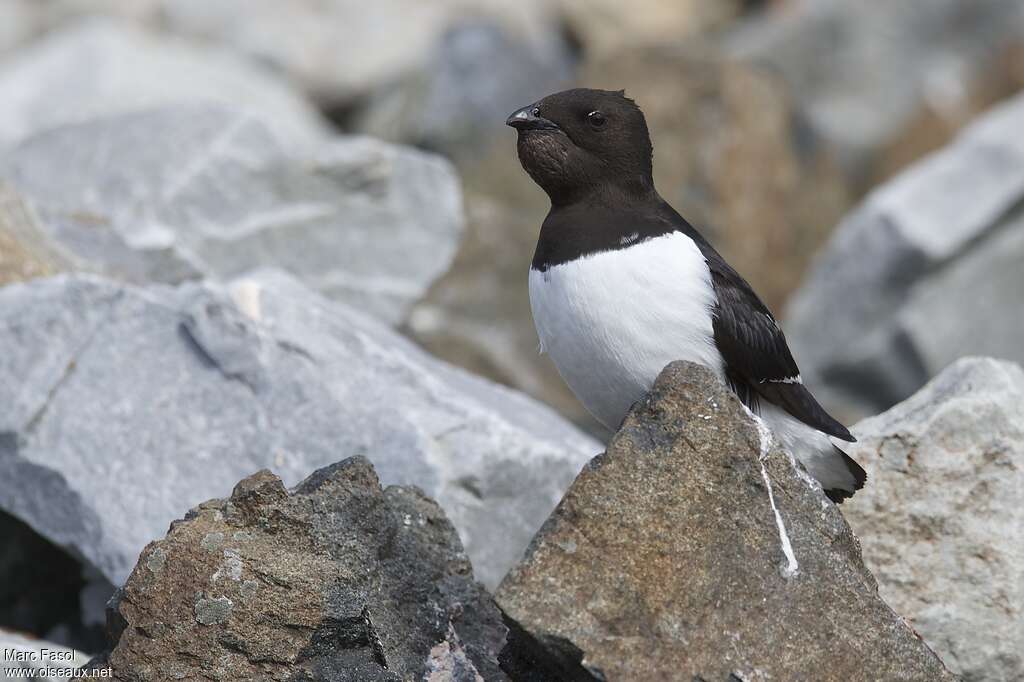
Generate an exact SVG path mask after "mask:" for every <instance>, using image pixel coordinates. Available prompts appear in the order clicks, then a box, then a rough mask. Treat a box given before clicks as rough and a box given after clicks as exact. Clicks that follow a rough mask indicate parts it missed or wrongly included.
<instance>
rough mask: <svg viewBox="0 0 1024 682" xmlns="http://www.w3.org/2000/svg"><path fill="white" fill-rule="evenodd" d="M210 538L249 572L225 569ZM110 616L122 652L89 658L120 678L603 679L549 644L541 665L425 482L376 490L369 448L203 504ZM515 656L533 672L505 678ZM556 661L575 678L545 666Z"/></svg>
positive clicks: (143, 566)
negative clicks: (365, 454) (297, 479)
mask: <svg viewBox="0 0 1024 682" xmlns="http://www.w3.org/2000/svg"><path fill="white" fill-rule="evenodd" d="M213 535H216V536H218V537H221V538H224V542H225V547H227V548H228V549H225V550H224V553H225V554H227V553H228V552H231V554H232V556H234V557H236V558H237V561H238V579H235V580H224V579H223V575H222V573H223V571H224V562H223V561H222V559H221V557H220V553H219V552H211V551H209V549H208V542H207V540H206V538H209V537H211V536H213ZM157 552H159V553H160V555H161V557H162V558H161V559H160V560H159V563H160V564H161V565H162V569H161V570H159V571H153V570H152V568H151V567H152V564H153V561H152V557H153V555H154V554H156V553H157ZM241 578H245V581H244V582H243V581H242V580H241ZM249 584H256V585H258V593H259V601H258V602H254V601H253V600H252V597H251V595H249V596H247V592H246V589H245V586H246V585H249ZM193 602H194V603H195V606H194V608H193ZM193 612H194V616H193ZM111 621H112V622H117V623H119V624H120V625H119V626H118V627H117V628H116V629H114V630H112V641H111V644H112V649H111V650H110V651H109V652H107V653H106V654H105V655H103V656H102V657H101V658H100V659H99V660H97V661H95V663H90V666H93V665H97V666H98V667H103V666H104V665H106V666H109V667H110V668H112V669H113V674H114V677H115V678H117V679H199V678H214V679H218V680H225V681H230V680H254V679H259V680H267V681H273V680H280V681H282V682H283V681H285V680H288V681H294V680H309V681H310V682H313V681H320V680H323V681H325V682H326V681H330V682H346V681H351V682H371V681H374V680H380V681H385V680H386V681H398V680H430V681H431V682H482V680H488V681H494V682H503V681H504V682H509V681H510V680H523V681H524V682H525V681H526V680H531V679H559V680H566V681H567V682H568V681H569V680H592V678H591V677H590V676H589V675H588V674H586V671H585V670H583V669H582V668H581V667H580V665H579V661H578V659H577V660H576V661H573V660H571V659H564V658H562V657H560V655H558V654H556V653H544V654H543V655H542V658H541V659H540V660H539V661H537V662H536V664H535V662H534V660H532V658H529V657H528V656H527V655H528V654H533V653H535V652H533V651H530V650H526V649H522V648H521V647H520V646H519V644H520V642H519V641H518V640H517V639H516V638H515V637H514V636H512V637H510V636H509V634H510V628H509V627H508V626H507V625H506V619H505V617H504V616H503V614H502V613H501V611H500V610H499V609H498V607H497V606H496V605H495V604H494V602H493V600H492V598H491V596H490V595H489V594H488V593H487V591H486V590H485V589H484V588H483V586H482V585H480V584H479V583H476V582H474V579H473V569H472V567H471V566H470V563H469V561H468V559H467V558H466V555H465V553H464V552H463V549H462V545H461V544H460V543H459V539H458V536H457V535H456V533H455V529H454V528H453V527H452V525H451V523H449V521H448V520H447V519H446V518H445V515H444V513H443V512H442V511H441V509H440V507H438V506H437V504H436V503H435V502H433V501H432V500H430V499H429V498H427V497H426V496H424V494H423V493H422V491H420V490H418V489H416V488H412V487H400V486H391V487H388V488H387V489H381V486H380V483H379V482H378V479H377V476H376V474H375V473H374V470H373V467H372V466H371V465H370V463H369V462H368V461H367V460H366V459H364V458H362V457H354V458H351V459H347V460H345V461H343V462H340V463H338V464H334V465H331V466H329V467H326V468H324V469H321V470H319V471H316V472H314V473H313V474H312V475H311V476H309V478H307V479H306V480H304V481H302V482H301V483H300V484H299V485H298V486H297V487H296V488H295V489H293V490H292V491H287V490H285V487H284V485H283V484H282V482H281V480H280V479H279V478H277V477H276V476H274V475H273V474H271V473H270V472H269V471H265V470H264V471H260V472H258V473H256V474H254V475H252V476H250V477H248V478H246V479H244V480H242V481H241V482H239V483H238V485H236V486H235V488H234V491H233V492H232V494H231V497H230V498H228V499H219V500H209V501H207V502H203V503H202V504H200V505H199V506H198V507H196V508H194V509H193V510H192V511H190V512H189V513H188V514H187V515H186V517H185V518H184V519H182V520H179V521H175V522H174V523H173V524H172V525H171V528H170V530H169V531H168V533H167V536H166V537H165V538H163V539H161V540H158V541H156V542H153V543H150V544H149V546H147V547H146V549H145V550H143V552H142V556H141V557H140V559H139V564H138V566H136V568H135V570H134V571H133V572H132V574H131V576H130V577H129V578H128V582H127V583H126V584H125V586H124V589H123V590H121V591H119V593H118V594H117V596H116V598H115V599H114V600H112V602H111ZM510 662H512V663H515V664H518V665H524V664H525V665H527V666H530V667H534V666H536V667H534V669H533V672H534V673H535V674H534V676H532V677H523V676H512V677H510V676H509V675H506V674H505V672H504V670H505V669H506V668H513V669H514V668H515V666H514V665H509V663H510ZM545 664H546V665H555V666H558V665H562V666H564V668H565V671H566V672H567V673H568V674H565V675H559V676H558V677H548V678H539V677H536V673H537V672H539V671H540V670H542V668H541V666H543V665H545Z"/></svg>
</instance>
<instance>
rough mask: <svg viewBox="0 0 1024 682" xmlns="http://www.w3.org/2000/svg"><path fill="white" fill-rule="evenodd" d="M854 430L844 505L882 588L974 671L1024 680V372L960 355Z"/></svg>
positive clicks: (932, 639) (936, 643) (968, 674)
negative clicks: (853, 487)
mask: <svg viewBox="0 0 1024 682" xmlns="http://www.w3.org/2000/svg"><path fill="white" fill-rule="evenodd" d="M853 432H854V434H855V435H856V436H857V439H858V442H857V443H856V444H853V445H852V446H851V448H850V449H849V450H850V454H851V455H852V456H853V457H854V458H855V459H856V460H857V461H858V462H860V463H861V464H862V465H863V466H864V468H865V469H866V470H867V472H868V485H867V486H866V487H865V488H864V490H862V491H860V492H858V493H857V495H855V496H854V497H853V498H852V499H851V500H849V502H847V503H846V504H845V505H844V506H843V514H844V516H845V517H846V518H847V520H848V521H849V522H850V526H851V527H852V528H853V529H854V531H856V533H857V536H858V537H859V538H860V541H861V544H862V546H863V548H864V561H865V563H866V564H867V566H868V567H869V568H870V569H871V570H872V572H873V573H874V574H875V577H876V578H877V579H878V585H879V593H880V594H881V596H882V597H883V598H884V599H885V600H886V601H887V602H888V603H889V604H891V605H892V606H893V607H894V608H895V609H896V610H897V611H899V612H900V613H902V614H903V615H904V616H906V617H907V618H908V619H909V620H910V622H911V623H912V624H913V626H914V628H915V629H916V630H917V631H918V632H919V633H920V634H921V636H922V637H923V638H924V639H925V641H927V642H928V643H929V644H930V645H931V646H932V647H933V648H934V649H935V651H936V652H937V653H938V654H939V655H940V656H941V657H942V659H943V660H944V661H945V662H946V664H947V665H948V666H949V668H950V669H951V670H953V671H954V672H956V673H958V674H960V675H962V676H963V678H964V679H965V680H969V681H972V682H973V681H978V682H981V681H982V680H986V681H988V680H991V681H996V680H999V681H1003V680H1005V681H1009V680H1019V679H1022V678H1024V653H1022V652H1024V508H1022V506H1021V504H1020V491H1021V490H1022V489H1024V371H1022V370H1021V367H1020V366H1019V365H1016V364H1014V363H1010V362H1003V361H998V360H992V359H987V358H967V359H963V360H960V361H958V362H956V363H955V364H953V365H952V366H950V367H949V368H948V369H946V370H945V371H943V372H942V373H941V374H940V375H939V376H937V377H936V378H935V379H933V380H932V381H931V382H929V383H928V384H927V385H926V386H925V387H924V388H922V389H921V390H920V391H919V392H918V393H916V394H915V395H914V396H913V397H911V398H909V399H908V400H906V401H904V402H902V403H900V404H899V405H897V406H895V407H893V408H892V409H891V410H889V411H887V412H885V413H883V414H880V415H878V416H877V417H872V418H870V419H867V420H865V421H863V422H861V423H859V424H857V425H856V426H855V427H854V428H853Z"/></svg>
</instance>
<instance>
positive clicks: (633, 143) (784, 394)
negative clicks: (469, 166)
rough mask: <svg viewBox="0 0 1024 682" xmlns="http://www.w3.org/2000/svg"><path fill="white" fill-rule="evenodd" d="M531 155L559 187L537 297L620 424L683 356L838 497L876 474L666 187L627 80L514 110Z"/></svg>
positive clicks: (558, 350) (537, 260)
mask: <svg viewBox="0 0 1024 682" xmlns="http://www.w3.org/2000/svg"><path fill="white" fill-rule="evenodd" d="M507 123H508V125H510V126H512V127H513V128H515V129H516V131H517V132H518V142H517V151H518V154H519V160H520V162H521V163H522V165H523V168H524V169H525V170H526V172H527V173H529V175H530V177H531V178H533V180H534V182H536V183H537V184H538V185H539V186H540V187H541V189H543V190H544V191H545V192H546V193H547V195H548V197H549V198H550V199H551V210H550V211H549V212H548V215H547V218H545V219H544V223H543V225H542V226H541V230H540V238H539V239H538V242H537V250H536V252H535V254H534V257H533V263H532V265H531V268H530V278H529V287H530V307H531V309H532V311H533V319H534V324H535V325H536V327H537V334H538V336H539V337H540V344H541V350H542V352H545V353H547V354H548V355H549V356H550V357H551V359H552V360H553V361H554V363H555V365H556V366H557V367H558V372H559V373H560V374H561V376H562V378H563V379H564V380H565V382H566V384H568V385H569V388H570V389H572V391H573V393H575V394H576V397H577V398H579V400H580V402H582V403H583V405H584V407H586V408H587V410H588V411H589V412H590V413H591V414H593V415H594V417H595V418H597V420H598V421H599V422H601V423H602V424H604V425H605V426H606V427H608V428H610V429H614V428H616V427H617V426H619V425H620V424H621V423H622V420H623V419H624V418H625V416H626V413H627V412H628V411H629V409H630V407H631V406H632V405H633V404H634V403H635V402H637V401H639V400H641V399H642V398H643V397H644V396H645V395H646V394H647V393H648V392H649V391H650V389H651V387H652V386H653V384H654V380H655V378H657V376H658V374H659V373H660V372H661V370H662V369H663V368H664V367H665V366H666V365H667V364H669V363H670V362H672V361H674V360H688V361H690V362H695V363H698V364H701V365H704V366H705V367H708V368H710V369H711V370H712V371H713V372H714V373H715V374H716V375H718V377H719V378H720V379H721V380H722V381H723V382H725V383H726V384H727V385H728V386H729V387H730V388H731V389H732V391H733V392H735V394H736V395H737V396H738V397H739V399H740V400H741V401H742V402H743V403H744V404H745V405H746V406H747V407H748V408H749V409H750V410H751V411H752V412H754V413H755V414H758V415H760V417H761V418H762V419H763V420H764V422H765V423H766V424H767V425H768V426H769V427H770V428H771V429H772V431H773V432H774V433H775V435H776V436H777V437H778V439H779V440H780V441H781V442H782V445H783V446H784V447H785V448H786V449H787V451H788V452H789V453H790V454H792V455H793V456H794V457H796V458H797V459H798V460H799V461H800V462H801V463H802V464H803V466H804V467H805V468H806V469H807V471H808V473H810V475H811V476H813V477H814V478H816V479H817V480H818V482H820V483H821V486H822V488H823V489H824V491H825V494H826V495H828V497H829V499H831V500H832V501H833V502H840V501H842V500H843V499H845V498H847V497H850V496H851V495H853V493H854V492H855V491H857V490H859V489H860V488H861V487H863V485H864V481H865V480H866V478H867V475H866V474H865V472H864V469H862V468H861V467H860V466H859V465H858V464H857V463H856V462H855V461H854V460H853V459H851V458H850V457H849V456H848V455H847V454H846V453H845V452H843V451H842V450H840V449H839V448H838V447H837V446H836V445H835V444H834V443H833V441H832V439H833V438H836V439H839V440H843V441H849V442H853V441H854V440H855V439H854V438H853V436H851V435H850V432H849V431H848V430H847V429H846V427H845V426H843V425H842V424H840V423H839V422H838V421H836V420H835V419H833V418H832V417H831V416H830V415H829V414H828V413H827V412H826V411H825V410H824V408H822V407H821V405H819V404H818V401H817V400H815V398H814V396H813V395H811V393H810V391H808V390H807V387H805V386H804V384H803V380H802V379H801V378H800V370H799V369H798V368H797V364H796V362H795V361H794V360H793V355H792V353H790V350H789V346H788V345H787V344H786V337H785V336H784V335H783V333H782V329H781V328H780V327H779V324H778V322H776V320H775V317H774V316H773V315H772V313H771V311H769V310H768V308H767V306H765V304H764V303H763V302H762V301H761V299H760V298H758V296H757V294H755V293H754V291H753V289H752V288H751V287H750V285H749V284H748V283H747V281H746V280H745V279H743V277H741V276H740V275H739V273H737V272H736V271H735V270H734V269H733V268H732V267H731V266H730V265H729V264H728V263H726V262H725V259H723V258H722V256H721V255H720V254H719V253H718V252H717V251H715V249H714V248H713V247H712V246H711V245H710V244H709V243H708V242H707V240H705V239H704V237H702V236H701V234H700V233H699V232H697V230H696V229H694V227H693V226H692V225H690V223H688V222H687V221H686V219H684V218H683V217H682V216H681V215H679V213H677V212H676V210H675V209H673V208H672V207H671V206H670V205H669V204H668V203H667V202H666V201H665V200H664V199H662V198H661V196H660V195H659V194H658V191H657V190H656V189H655V187H654V178H653V170H652V159H653V147H652V145H651V138H650V135H649V133H648V131H647V122H646V120H645V118H644V115H643V112H641V111H640V108H639V107H638V106H637V105H636V103H635V102H634V101H633V100H631V99H629V98H627V97H626V96H625V93H624V92H623V91H607V90H590V89H583V88H578V89H573V90H566V91H564V92H559V93H555V94H553V95H549V96H548V97H545V98H544V99H542V100H540V101H538V102H535V103H534V104H531V105H529V106H526V107H523V108H522V109H519V110H518V111H516V112H514V113H513V114H512V115H511V116H509V118H508V121H507Z"/></svg>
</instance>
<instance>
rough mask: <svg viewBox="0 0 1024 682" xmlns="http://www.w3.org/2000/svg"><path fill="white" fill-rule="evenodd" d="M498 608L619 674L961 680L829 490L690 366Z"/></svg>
mask: <svg viewBox="0 0 1024 682" xmlns="http://www.w3.org/2000/svg"><path fill="white" fill-rule="evenodd" d="M497 600H498V603H499V604H500V605H501V606H502V608H504V609H505V610H506V611H507V612H508V613H509V615H510V616H511V617H513V618H514V619H516V620H518V621H520V622H521V623H522V624H523V625H524V626H525V627H527V628H528V629H532V630H534V631H535V632H536V633H538V634H539V635H540V636H544V635H553V636H558V637H563V638H566V639H569V640H570V641H572V642H573V643H574V644H575V645H576V646H578V647H580V648H581V649H582V650H583V652H584V659H583V660H584V663H585V664H586V665H588V666H591V667H596V668H598V669H601V670H602V671H603V672H604V674H605V675H606V676H607V678H608V679H609V680H619V679H622V680H666V679H679V680H682V679H685V680H690V679H702V680H724V679H726V678H727V677H728V676H729V675H733V676H734V677H735V678H737V679H743V680H767V679H814V680H851V679H901V680H921V681H925V680H927V681H935V680H952V679H954V678H953V676H952V675H951V674H950V673H949V672H948V671H947V670H946V669H945V668H944V667H943V665H942V663H941V661H940V660H939V659H938V658H937V657H936V656H935V654H934V653H932V651H931V650H930V649H929V648H928V646H927V645H926V644H925V643H924V642H922V641H921V639H920V638H918V637H917V635H916V634H915V633H914V631H913V630H912V629H911V628H910V627H909V626H908V625H907V624H906V622H905V621H904V620H903V619H902V618H901V617H900V616H898V615H897V614H896V613H894V612H893V611H892V609H890V608H889V607H888V606H887V605H886V604H885V602H883V601H882V599H881V598H879V596H878V593H877V585H876V583H875V580H874V578H872V576H871V574H870V573H869V572H868V570H867V568H865V566H864V563H863V561H862V560H861V555H860V548H859V546H858V544H857V539H856V538H855V537H854V535H853V533H852V532H851V530H850V527H849V526H848V525H847V524H846V522H845V521H844V520H843V517H842V515H841V514H840V513H839V511H838V509H837V508H836V507H835V506H834V505H833V504H831V503H830V502H828V500H827V499H826V498H825V497H824V496H823V494H822V491H821V488H820V486H818V485H817V484H816V483H815V482H813V481H812V480H811V479H810V478H809V477H808V476H807V475H806V474H805V473H804V472H803V470H802V469H801V468H798V467H797V466H796V465H794V462H793V460H792V459H791V458H790V457H789V456H788V455H786V453H784V452H783V451H782V450H781V449H779V447H778V446H777V445H775V444H774V443H773V442H772V438H771V436H770V433H769V432H767V430H763V429H761V428H759V423H758V422H755V420H754V419H753V418H752V417H751V416H750V415H749V413H748V412H747V411H746V410H745V409H744V408H743V406H742V405H741V404H740V402H739V401H738V400H737V399H736V398H735V396H734V395H733V393H732V392H731V391H729V390H728V389H726V387H725V386H724V385H722V384H721V383H720V382H719V381H718V380H717V379H716V378H715V377H714V376H713V375H712V374H711V373H710V372H709V371H708V370H706V369H704V368H702V367H698V366H696V365H692V364H688V363H673V364H672V365H670V366H669V367H668V368H666V370H665V371H664V372H663V373H662V374H661V376H660V377H659V379H658V381H657V383H656V384H655V387H654V389H653V392H652V394H651V396H650V397H649V399H647V400H646V401H644V402H643V403H641V404H640V405H638V406H637V407H635V408H634V410H633V412H632V413H631V414H630V416H629V417H628V418H627V420H626V422H625V424H624V425H623V428H622V429H621V430H620V431H619V433H618V434H617V435H616V436H615V437H614V438H613V439H612V441H611V442H610V443H609V445H608V450H607V451H606V452H605V453H604V454H603V455H600V456H599V457H597V458H595V459H594V460H593V461H592V462H591V464H590V465H589V466H588V467H587V468H586V469H584V471H583V472H582V473H581V474H580V476H579V477H578V478H577V479H576V481H575V482H574V483H573V485H572V487H570V488H569V491H568V492H567V493H566V495H565V497H564V498H563V499H562V501H561V503H560V504H559V505H558V508H557V509H556V510H555V512H554V513H553V514H552V515H551V517H550V518H549V519H548V521H547V522H546V523H545V524H544V527H543V528H542V529H541V531H540V533H538V535H537V537H536V538H535V539H534V541H533V543H532V544H531V546H530V549H529V550H528V551H527V554H526V556H525V558H524V559H523V561H522V562H521V563H520V564H519V565H518V566H516V568H514V569H513V570H512V572H511V573H510V574H509V575H508V576H507V577H506V578H505V580H504V581H503V582H502V584H501V586H500V588H499V590H498V592H497ZM730 679H731V678H730Z"/></svg>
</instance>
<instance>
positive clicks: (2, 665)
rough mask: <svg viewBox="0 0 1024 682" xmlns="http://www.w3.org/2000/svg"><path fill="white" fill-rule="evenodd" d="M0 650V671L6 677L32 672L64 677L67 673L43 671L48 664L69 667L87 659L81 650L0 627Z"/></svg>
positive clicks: (34, 675)
mask: <svg viewBox="0 0 1024 682" xmlns="http://www.w3.org/2000/svg"><path fill="white" fill-rule="evenodd" d="M0 652H3V654H2V658H0V673H3V675H4V678H5V679H15V678H18V677H25V678H28V677H29V674H31V679H34V680H60V679H64V680H66V679H69V677H70V674H55V675H49V674H46V675H44V674H43V672H44V671H46V669H48V668H49V669H56V670H61V671H62V672H64V671H69V670H71V669H74V668H80V667H82V666H83V665H85V663H86V662H87V661H88V660H89V657H88V656H86V655H85V654H83V653H82V652H80V651H75V650H74V649H69V648H67V647H63V646H60V645H58V644H54V643H53V642H47V641H44V640H41V639H33V638H30V637H26V636H25V635H22V634H19V633H17V632H11V631H9V630H2V629H0Z"/></svg>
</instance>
